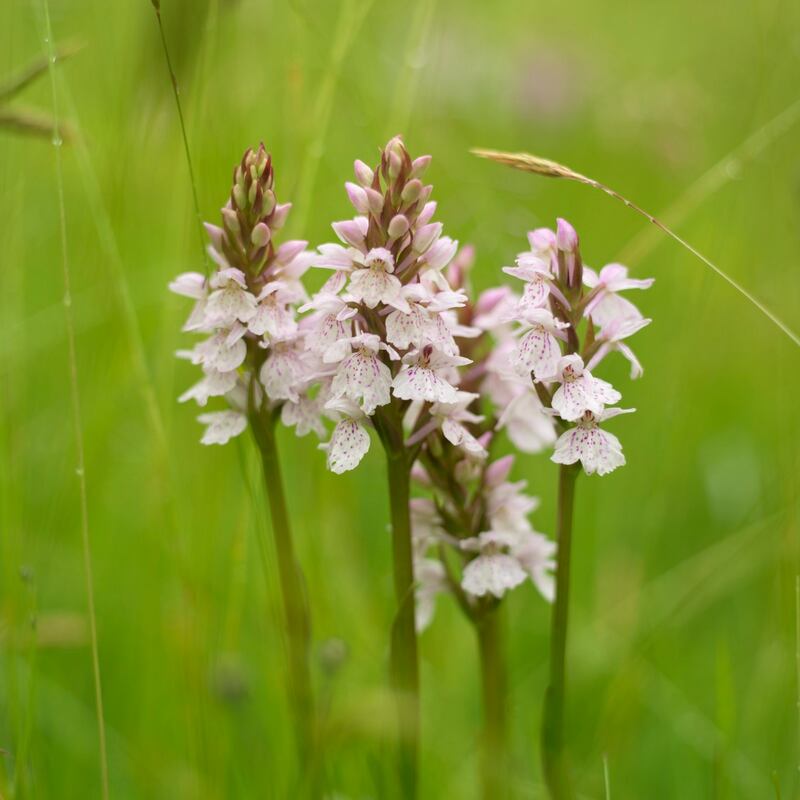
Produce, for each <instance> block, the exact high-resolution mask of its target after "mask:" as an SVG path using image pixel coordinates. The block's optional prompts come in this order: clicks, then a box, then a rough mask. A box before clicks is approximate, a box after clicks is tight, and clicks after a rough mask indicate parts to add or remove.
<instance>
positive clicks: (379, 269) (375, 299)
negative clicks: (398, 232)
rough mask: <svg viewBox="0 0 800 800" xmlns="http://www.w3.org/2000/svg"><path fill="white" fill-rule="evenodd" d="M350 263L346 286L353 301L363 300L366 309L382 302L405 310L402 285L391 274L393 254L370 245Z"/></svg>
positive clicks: (406, 306)
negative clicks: (351, 269)
mask: <svg viewBox="0 0 800 800" xmlns="http://www.w3.org/2000/svg"><path fill="white" fill-rule="evenodd" d="M353 266H354V268H353V271H352V272H351V273H350V285H349V287H348V289H349V292H350V294H351V295H352V296H353V299H354V300H357V301H361V302H363V303H364V305H365V306H367V308H375V306H377V305H378V303H385V304H386V305H390V306H393V307H394V308H398V309H400V310H401V311H405V312H407V311H409V307H408V303H407V302H406V301H405V299H404V297H403V293H402V291H401V290H402V286H403V285H402V283H400V279H399V278H398V277H397V276H396V275H393V274H392V273H393V272H394V256H393V255H392V254H391V253H390V252H389V251H388V250H387V249H386V248H384V247H373V248H372V250H370V251H369V252H368V253H367V254H366V255H364V256H361V255H359V256H358V257H357V258H356V259H355V261H354V265H353Z"/></svg>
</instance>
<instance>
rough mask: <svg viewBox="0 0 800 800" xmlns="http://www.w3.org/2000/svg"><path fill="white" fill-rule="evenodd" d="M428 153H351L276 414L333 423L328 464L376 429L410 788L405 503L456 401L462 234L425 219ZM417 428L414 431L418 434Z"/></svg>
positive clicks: (345, 456) (415, 703) (410, 573)
mask: <svg viewBox="0 0 800 800" xmlns="http://www.w3.org/2000/svg"><path fill="white" fill-rule="evenodd" d="M429 163H430V157H429V156H422V157H421V158H417V159H413V160H412V158H411V156H410V155H409V153H408V151H407V149H406V147H405V145H404V144H403V141H402V140H401V139H400V138H399V137H395V138H394V139H392V140H391V141H390V142H389V143H388V144H387V145H386V147H385V148H384V149H383V151H382V153H381V158H380V162H379V163H378V164H377V165H376V166H375V167H374V168H373V167H370V166H368V165H367V164H366V163H364V162H363V161H356V162H355V178H356V180H355V182H352V183H347V184H346V186H345V188H346V190H347V195H348V197H349V199H350V202H351V203H352V205H353V207H354V208H355V211H356V216H355V217H354V218H353V219H349V220H344V221H342V222H336V223H334V224H333V230H334V232H335V233H336V235H337V236H338V237H339V240H340V242H341V243H335V244H323V245H321V246H320V248H319V256H318V257H317V258H316V260H315V261H314V264H313V265H314V266H316V267H319V268H322V269H328V270H332V275H331V277H330V278H329V279H328V280H327V281H326V283H325V284H324V286H323V287H322V288H321V289H320V291H319V292H318V293H317V294H316V295H314V297H313V298H312V300H311V301H310V302H309V303H307V304H306V305H305V306H303V307H302V309H301V310H302V311H306V312H308V316H307V317H305V318H304V319H303V320H302V321H301V326H300V327H301V330H302V331H303V333H304V337H305V360H304V373H303V375H298V378H297V380H296V381H295V384H294V385H295V387H296V391H297V395H298V396H297V397H296V398H294V399H290V400H289V402H287V404H286V405H285V406H284V408H283V413H282V418H283V421H284V422H285V423H286V424H289V425H294V426H296V430H297V433H298V435H304V434H305V433H308V432H309V431H311V430H314V431H316V432H317V433H318V434H319V435H320V436H324V435H325V429H326V428H325V422H324V420H325V419H326V418H328V419H332V421H333V422H334V423H335V425H334V429H333V432H332V434H331V436H330V439H329V441H328V442H327V443H326V444H324V445H322V447H323V448H324V449H325V450H326V451H327V463H328V468H329V469H330V470H331V471H332V472H335V473H343V472H347V471H349V470H352V469H354V468H355V467H356V466H358V464H359V463H360V461H361V459H362V458H363V457H364V455H365V454H366V453H367V451H368V450H369V447H370V431H371V430H374V431H375V434H376V435H377V437H378V439H379V441H380V442H381V445H382V447H383V450H384V454H385V457H386V463H387V477H388V489H389V500H390V514H391V530H392V553H393V573H394V588H395V600H396V604H397V611H396V614H395V619H394V622H393V625H392V632H391V647H390V676H391V682H392V686H393V688H394V691H395V694H396V698H397V717H398V726H399V727H398V776H399V778H398V787H399V788H400V790H401V792H402V795H403V797H414V796H416V791H417V782H418V781H417V777H418V757H419V666H418V642H417V626H416V620H417V617H418V612H417V608H416V605H417V604H416V598H417V595H418V583H419V581H420V575H419V574H417V573H418V567H419V563H418V559H417V543H416V539H415V536H416V531H415V529H414V527H413V519H412V511H413V509H412V505H411V472H412V467H413V466H414V464H415V462H416V460H417V458H418V457H419V456H420V454H421V452H422V450H423V448H424V435H425V432H426V431H433V429H434V428H437V427H438V426H439V424H440V423H439V422H438V421H437V420H439V419H440V417H439V416H438V414H439V413H440V412H441V413H442V414H443V415H444V416H446V415H447V413H448V412H447V411H445V410H444V409H445V408H446V407H447V406H448V405H451V404H456V405H458V403H459V389H458V385H459V383H460V380H461V376H462V374H463V373H462V368H463V367H465V366H466V365H467V364H469V363H470V360H469V359H467V358H465V357H463V356H461V355H460V353H459V344H458V341H457V339H458V337H459V336H461V335H462V333H463V331H462V330H461V327H462V326H460V324H459V322H458V318H457V314H456V309H458V308H460V307H462V306H463V305H464V304H465V302H466V298H465V296H464V295H463V293H461V292H458V291H454V290H453V289H452V288H451V287H450V285H449V284H448V281H447V278H446V276H445V274H444V269H445V267H447V265H448V264H449V263H450V262H451V261H452V260H453V258H454V256H455V254H456V251H457V248H458V243H457V242H454V241H453V240H452V239H450V238H449V237H446V236H443V235H442V224H441V223H440V222H434V221H432V218H433V215H434V213H435V211H436V203H435V202H434V201H432V200H431V199H430V196H431V192H432V187H431V186H430V185H426V184H425V183H424V182H423V176H424V173H425V171H426V169H427V167H428V164H429ZM420 432H422V433H420Z"/></svg>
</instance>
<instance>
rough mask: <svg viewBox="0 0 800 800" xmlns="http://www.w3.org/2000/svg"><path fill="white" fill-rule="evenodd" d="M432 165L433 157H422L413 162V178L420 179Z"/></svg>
mask: <svg viewBox="0 0 800 800" xmlns="http://www.w3.org/2000/svg"><path fill="white" fill-rule="evenodd" d="M430 163H431V156H420V157H419V158H415V159H414V160H413V161H412V162H411V177H412V178H418V177H419V176H420V175H422V173H423V172H425V170H426V169H427V168H428V165H429V164H430Z"/></svg>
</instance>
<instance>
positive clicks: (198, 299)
mask: <svg viewBox="0 0 800 800" xmlns="http://www.w3.org/2000/svg"><path fill="white" fill-rule="evenodd" d="M290 208H291V204H290V203H284V204H280V203H278V202H277V200H276V196H275V191H274V174H273V169H272V159H271V157H270V156H269V154H268V153H267V152H266V150H265V148H264V145H263V144H262V145H260V146H259V147H258V149H257V150H252V149H250V150H248V151H247V152H246V153H245V154H244V157H243V158H242V161H241V163H240V164H239V165H237V167H236V169H235V170H234V174H233V188H232V189H231V194H230V197H229V199H228V202H227V203H226V204H225V206H224V207H223V209H222V225H221V226H216V225H211V224H206V226H205V227H206V231H207V233H208V235H209V238H210V240H211V243H210V244H209V246H208V252H209V255H210V256H211V259H212V261H213V263H214V265H215V270H214V272H213V273H212V274H211V275H210V276H204V275H201V274H200V273H196V272H188V273H184V274H182V275H179V276H178V277H177V278H176V279H175V280H174V281H173V282H172V283H171V284H170V289H171V290H172V291H174V292H176V293H177V294H180V295H184V296H186V297H190V298H192V299H193V300H195V306H194V309H193V310H192V312H191V314H190V316H189V319H188V320H187V322H186V324H185V325H184V327H183V330H184V331H189V332H192V333H199V334H202V335H204V336H207V337H208V338H206V339H204V340H203V341H201V342H199V343H198V344H197V345H195V346H194V348H193V349H192V350H182V351H179V352H178V356H179V357H181V358H186V359H188V360H190V361H191V362H192V363H193V364H197V365H198V366H199V367H200V368H201V370H202V372H203V377H202V379H201V380H200V381H199V382H198V383H196V384H195V385H194V386H192V387H191V388H190V389H189V390H188V391H186V392H184V394H183V395H181V397H180V398H179V399H180V401H181V402H183V401H186V400H195V401H196V402H197V404H198V405H200V406H205V405H206V404H207V402H208V400H209V399H210V398H212V397H225V398H226V399H227V401H228V405H229V407H228V408H227V409H226V410H223V411H213V412H209V413H205V414H201V415H200V417H198V419H199V420H200V422H202V423H203V424H205V425H206V430H205V433H204V434H203V437H202V439H201V441H202V442H203V444H225V443H226V442H227V441H229V440H230V439H231V438H232V437H234V436H237V435H238V434H240V433H242V431H244V430H245V428H246V427H247V413H248V410H249V409H251V408H252V407H253V406H252V404H251V402H250V401H253V402H254V403H256V404H257V407H258V408H260V407H261V405H262V404H263V403H264V402H267V403H270V404H274V403H276V402H280V401H283V400H285V399H287V398H288V397H290V396H292V397H294V396H295V395H294V394H293V392H292V381H291V380H287V379H286V373H287V372H289V373H291V372H292V371H294V372H297V373H299V372H300V371H301V368H300V366H299V363H300V362H301V361H302V350H301V349H300V345H301V344H302V337H301V336H300V332H299V327H298V324H297V320H296V311H295V309H296V306H297V305H298V304H299V303H301V302H303V301H305V300H307V299H308V298H307V295H306V293H305V290H304V289H303V286H302V284H301V282H300V278H301V277H302V275H303V273H304V272H305V271H306V270H307V269H308V268H309V266H310V264H311V261H312V260H313V255H312V254H311V253H310V252H308V251H307V250H306V245H307V242H304V241H287V242H284V243H283V244H282V245H280V246H278V247H276V246H275V243H274V241H273V237H274V235H275V234H276V233H277V232H278V231H279V230H280V229H281V228H282V227H283V226H284V224H285V223H286V218H287V216H288V214H289V210H290ZM268 365H271V366H268Z"/></svg>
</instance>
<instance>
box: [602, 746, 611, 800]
mask: <svg viewBox="0 0 800 800" xmlns="http://www.w3.org/2000/svg"><path fill="white" fill-rule="evenodd" d="M603 787H604V789H605V800H611V778H610V777H609V774H608V754H607V753H603Z"/></svg>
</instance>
